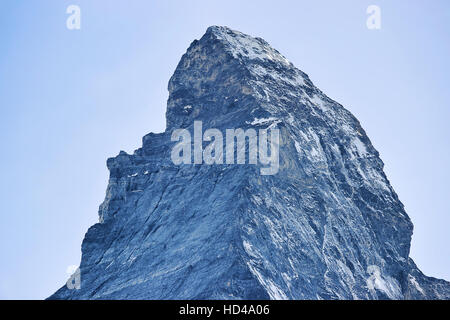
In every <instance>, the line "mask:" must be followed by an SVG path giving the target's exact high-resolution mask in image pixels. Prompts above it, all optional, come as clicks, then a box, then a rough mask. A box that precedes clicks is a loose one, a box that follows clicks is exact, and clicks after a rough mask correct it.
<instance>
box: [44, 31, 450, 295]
mask: <svg viewBox="0 0 450 320" xmlns="http://www.w3.org/2000/svg"><path fill="white" fill-rule="evenodd" d="M169 92H170V95H169V99H168V103H167V129H166V131H165V132H164V133H160V134H153V133H150V134H148V135H146V136H145V137H144V138H143V145H142V148H140V149H138V150H136V151H135V152H134V154H132V155H129V154H127V153H125V152H120V154H119V155H118V156H117V157H115V158H111V159H108V161H107V166H108V169H109V170H110V180H109V185H108V188H107V192H106V198H105V201H104V202H103V203H102V204H101V206H100V209H99V217H100V219H99V223H97V224H95V225H93V226H92V227H91V228H89V230H88V232H87V233H86V236H85V238H84V241H83V244H82V259H81V265H80V271H81V289H79V290H76V289H72V290H71V289H68V288H67V287H66V286H63V287H62V288H61V289H59V290H58V291H57V292H56V293H55V294H53V295H52V296H51V297H50V299H449V298H450V283H449V282H446V281H444V280H438V279H434V278H430V277H427V276H425V275H423V274H422V273H421V272H420V271H419V270H418V268H417V267H416V265H415V264H414V262H413V261H412V260H411V259H410V258H409V250H410V243H411V235H412V231H413V225H412V223H411V221H410V219H409V217H408V215H407V214H406V212H405V210H404V206H403V204H402V203H401V202H400V200H399V199H398V197H397V195H396V193H395V192H394V190H393V189H392V187H391V185H390V183H389V181H388V179H387V178H386V175H385V173H384V171H383V162H382V161H381V159H380V158H379V154H378V152H377V151H376V150H375V149H374V147H373V146H372V144H371V142H370V140H369V138H368V137H367V135H366V133H365V132H364V130H363V128H362V127H361V125H360V123H359V122H358V120H357V119H356V118H355V117H354V116H353V115H352V114H351V113H350V112H349V111H347V110H346V109H344V107H343V106H341V105H340V104H339V103H337V102H335V101H333V100H331V99H330V98H328V97H327V96H326V95H325V94H324V93H322V92H321V91H320V90H319V89H318V88H316V87H315V86H314V85H313V84H312V82H311V81H310V79H309V78H308V76H307V75H306V74H305V73H303V72H302V71H300V70H298V69H296V68H295V67H294V66H293V65H292V63H290V62H288V61H287V60H286V59H285V58H284V57H283V56H282V55H281V54H280V53H279V52H278V51H276V50H274V49H273V48H271V47H270V46H269V44H268V43H267V42H265V41H264V40H262V39H260V38H253V37H250V36H248V35H245V34H243V33H240V32H238V31H233V30H231V29H228V28H226V27H210V28H208V30H207V32H206V34H205V35H204V36H203V37H202V38H201V39H200V40H198V41H197V40H195V41H194V42H193V43H192V44H191V45H190V47H189V49H188V50H187V52H186V53H185V54H184V55H183V57H182V58H181V61H180V63H179V64H178V67H177V69H176V71H175V73H174V75H173V76H172V78H171V79H170V81H169ZM194 120H201V121H203V127H204V129H207V128H218V129H220V130H221V131H222V132H225V129H226V128H243V129H247V128H251V127H253V128H257V129H258V128H267V127H269V126H272V127H277V128H279V130H280V168H279V172H278V173H277V174H274V175H261V174H260V171H259V169H260V167H261V165H260V164H258V165H252V164H244V165H206V164H203V165H189V164H182V165H175V164H173V162H172V161H171V158H170V152H171V150H172V147H173V146H174V144H175V142H172V141H171V133H172V132H173V130H175V129H178V128H187V129H189V130H190V131H191V132H192V130H193V122H194Z"/></svg>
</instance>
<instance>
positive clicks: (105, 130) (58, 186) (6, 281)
mask: <svg viewBox="0 0 450 320" xmlns="http://www.w3.org/2000/svg"><path fill="white" fill-rule="evenodd" d="M71 4H75V5H78V6H80V8H81V29H80V30H68V29H67V28H66V19H67V18H68V16H69V15H68V14H66V8H67V7H68V6H69V5H71ZM371 4H375V5H378V6H379V7H380V9H381V29H380V30H369V29H368V28H367V27H366V19H367V17H368V15H367V14H366V9H367V7H368V6H369V5H371ZM210 25H226V26H229V27H231V28H233V29H236V30H240V31H242V32H245V33H248V34H251V35H254V36H260V37H262V38H264V39H266V40H267V41H268V42H269V43H270V44H271V45H272V46H273V47H275V48H276V49H278V50H279V51H280V52H281V53H282V54H284V55H285V56H286V57H287V58H288V59H289V60H290V61H292V62H293V63H294V64H295V65H296V66H297V67H298V68H300V69H301V70H303V71H304V72H306V73H307V74H308V75H309V76H310V78H311V79H312V81H313V82H314V84H315V85H317V86H318V87H319V88H320V89H321V90H322V91H324V92H325V93H326V94H327V95H328V96H329V97H331V98H333V99H334V100H336V101H338V102H340V103H341V104H343V105H344V106H345V107H346V108H347V109H349V110H350V111H351V112H352V113H353V114H354V115H355V116H356V117H357V118H358V119H359V120H360V122H361V124H362V126H363V127H364V128H365V130H366V132H367V133H368V135H369V137H370V139H371V140H372V143H373V144H374V146H375V147H376V148H377V149H378V151H379V152H380V154H381V158H382V159H383V161H384V163H385V165H386V166H385V170H386V173H387V176H388V178H389V179H390V181H391V183H392V185H393V187H394V189H395V190H396V191H397V193H398V195H399V197H400V200H401V201H402V202H403V203H404V204H405V206H406V211H407V212H408V214H409V216H410V217H411V219H412V221H413V223H414V227H415V228H414V235H413V240H412V248H411V256H412V257H413V258H414V259H415V261H416V263H417V264H418V266H419V268H420V269H421V270H422V271H423V272H424V273H425V274H426V275H431V276H434V277H440V278H445V279H447V280H450V258H449V257H450V248H449V244H450V243H449V239H450V235H449V224H450V215H449V214H450V204H449V203H450V202H449V198H450V192H449V191H450V188H449V181H450V169H449V167H448V164H449V163H450V148H449V146H450V142H449V141H450V140H449V138H450V127H449V125H448V121H449V119H450V105H449V101H450V90H449V88H448V86H449V84H450V61H449V57H450V41H449V39H450V1H447V0H442V1H438V0H432V1H421V0H416V1H406V0H396V1H392V0H390V1H381V0H371V1H365V0H354V1H335V0H330V1H298V0H294V1H284V0H278V1H261V0H259V1H242V0H238V1H234V0H227V1H214V0H208V1H137V0H133V1H107V0H95V1H92V0H70V1H63V0H40V1H18V0H3V1H1V2H0V137H1V139H0V147H1V150H2V151H1V157H0V176H1V183H0V250H1V252H0V253H1V263H0V277H1V279H0V298H4V299H5V298H8V299H9V298H24V299H28V298H34V299H40V298H45V297H47V296H49V295H50V294H51V293H53V292H54V291H55V290H56V289H58V288H59V287H60V286H62V285H63V284H64V283H65V281H66V280H67V278H68V275H67V274H66V269H67V267H68V266H70V265H78V264H79V262H80V256H81V251H80V248H81V241H82V239H83V237H84V234H85V232H86V231H87V229H88V227H89V226H91V225H92V224H94V223H95V222H97V219H98V216H97V210H98V206H99V205H100V203H101V202H102V201H103V198H104V196H105V190H106V186H107V180H108V171H107V169H106V159H107V158H108V157H111V156H115V155H117V154H118V152H119V151H120V150H125V151H127V152H132V151H133V150H134V149H136V148H138V147H140V145H141V138H142V136H144V135H145V134H146V133H148V132H161V131H163V130H164V127H165V118H164V113H165V109H166V100H167V96H168V93H167V82H168V80H169V78H170V76H171V74H172V73H173V71H174V70H175V67H176V65H177V63H178V61H179V59H180V57H181V55H182V54H183V53H184V52H185V51H186V49H187V47H188V46H189V44H190V42H191V41H193V40H194V39H198V38H200V37H201V36H202V34H203V33H204V32H205V31H206V28H207V27H208V26H210Z"/></svg>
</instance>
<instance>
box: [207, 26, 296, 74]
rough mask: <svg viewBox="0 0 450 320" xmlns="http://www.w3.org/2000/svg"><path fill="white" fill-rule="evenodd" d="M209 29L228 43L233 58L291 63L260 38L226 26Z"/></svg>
mask: <svg viewBox="0 0 450 320" xmlns="http://www.w3.org/2000/svg"><path fill="white" fill-rule="evenodd" d="M211 30H212V32H213V33H214V35H215V36H216V37H217V39H220V40H224V41H225V42H226V43H227V44H228V45H229V49H230V50H231V53H232V54H233V57H235V58H239V57H247V58H248V59H250V60H255V59H259V60H263V61H264V60H271V61H275V62H279V63H281V64H284V65H291V63H290V62H289V61H288V60H287V59H286V58H285V57H284V56H283V55H282V54H280V53H279V52H278V51H276V50H275V49H273V48H272V47H271V46H270V45H269V44H268V43H267V42H265V41H264V40H262V39H260V38H254V37H251V36H248V35H246V34H244V33H242V32H239V31H235V30H232V29H230V28H227V27H212V29H211Z"/></svg>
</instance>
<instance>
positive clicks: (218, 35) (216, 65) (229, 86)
mask: <svg viewBox="0 0 450 320" xmlns="http://www.w3.org/2000/svg"><path fill="white" fill-rule="evenodd" d="M218 84H225V86H223V85H220V86H219V85H218ZM168 87H169V99H168V104H167V113H166V118H167V128H168V129H171V128H180V127H186V126H189V125H190V124H192V122H193V120H194V119H196V120H202V121H206V122H208V121H209V120H210V119H209V118H211V117H212V116H214V118H217V117H220V116H222V115H226V117H227V119H223V121H225V122H228V120H230V119H231V120H232V121H234V123H235V124H236V121H237V124H239V123H240V122H239V121H238V118H237V115H239V118H240V119H241V120H242V119H244V118H245V119H246V120H249V119H247V118H248V117H249V116H250V113H252V112H256V113H261V114H259V116H267V117H268V116H271V115H272V116H275V114H274V113H277V111H281V110H280V109H278V110H277V108H274V107H275V106H277V105H278V106H281V105H282V104H281V103H278V102H279V100H280V99H292V98H293V95H292V92H295V93H296V95H295V96H296V97H299V96H303V97H305V94H308V95H312V94H313V93H314V92H319V91H320V90H318V89H316V88H315V87H314V85H313V84H312V82H311V81H310V80H309V77H308V76H307V75H306V74H305V73H304V72H302V71H300V70H299V69H297V68H295V66H294V65H293V64H292V63H290V62H289V61H288V60H287V59H286V58H285V57H284V56H283V55H281V54H280V53H279V52H278V51H277V50H275V49H273V48H272V47H271V46H270V45H269V44H268V43H267V42H266V41H265V40H263V39H261V38H254V37H252V36H249V35H246V34H244V33H242V32H239V31H235V30H232V29H230V28H228V27H219V26H212V27H209V28H208V29H207V31H206V33H205V34H204V35H203V37H201V39H200V40H195V41H194V42H192V44H191V45H190V47H189V48H188V50H187V51H186V53H185V54H184V55H183V57H182V58H181V60H180V63H179V64H178V66H177V68H176V70H175V72H174V74H173V76H172V77H171V79H170V81H169V86H168ZM271 89H272V90H271ZM277 101H278V102H277ZM269 104H270V105H269ZM255 108H256V109H259V111H261V112H259V111H258V110H255Z"/></svg>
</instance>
